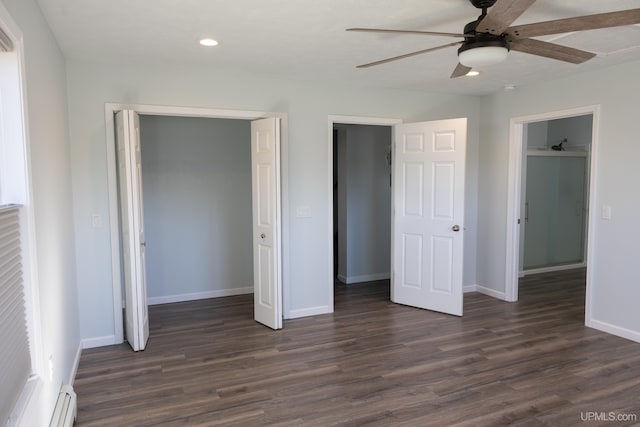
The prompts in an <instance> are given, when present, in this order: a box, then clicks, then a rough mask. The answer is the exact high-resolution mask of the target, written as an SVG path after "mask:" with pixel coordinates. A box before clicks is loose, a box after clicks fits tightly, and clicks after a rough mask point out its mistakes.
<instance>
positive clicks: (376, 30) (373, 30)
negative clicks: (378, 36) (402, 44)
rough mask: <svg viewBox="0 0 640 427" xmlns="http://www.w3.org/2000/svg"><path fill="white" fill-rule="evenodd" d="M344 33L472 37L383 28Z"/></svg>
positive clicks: (352, 29) (349, 29) (359, 29)
mask: <svg viewBox="0 0 640 427" xmlns="http://www.w3.org/2000/svg"><path fill="white" fill-rule="evenodd" d="M346 31H360V32H364V33H391V34H422V35H427V36H443V37H473V36H472V35H471V34H466V35H465V34H458V33H440V32H437V31H418V30H387V29H383V28H347V29H346Z"/></svg>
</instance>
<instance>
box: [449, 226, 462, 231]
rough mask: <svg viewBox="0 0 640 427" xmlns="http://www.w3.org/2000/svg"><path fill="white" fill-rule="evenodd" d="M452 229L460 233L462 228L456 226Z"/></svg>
mask: <svg viewBox="0 0 640 427" xmlns="http://www.w3.org/2000/svg"><path fill="white" fill-rule="evenodd" d="M451 229H452V230H453V231H460V226H459V225H454V226H453V227H451Z"/></svg>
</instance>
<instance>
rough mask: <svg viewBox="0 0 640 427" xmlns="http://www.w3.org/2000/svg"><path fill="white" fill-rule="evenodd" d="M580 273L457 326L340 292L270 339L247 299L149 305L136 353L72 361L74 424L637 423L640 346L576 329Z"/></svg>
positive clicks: (488, 301) (475, 300)
mask: <svg viewBox="0 0 640 427" xmlns="http://www.w3.org/2000/svg"><path fill="white" fill-rule="evenodd" d="M584 276H585V273H584V270H573V271H570V272H563V273H547V274H541V275H536V276H531V277H529V278H526V279H524V280H523V281H522V282H521V285H520V301H519V302H518V303H505V302H502V301H498V300H496V299H493V298H490V297H487V296H484V295H481V294H477V293H472V294H467V295H465V302H464V317H462V318H457V317H454V316H447V315H443V314H438V313H433V312H429V311H424V310H419V309H414V308H410V307H405V306H401V305H396V304H393V303H391V302H390V301H389V285H388V282H384V281H383V282H372V283H367V284H360V285H349V286H348V287H347V286H344V285H342V286H338V287H337V290H336V312H335V313H334V314H331V315H322V316H315V317H311V318H303V319H296V320H289V321H285V322H284V329H283V330H280V331H272V330H270V329H268V328H266V327H264V326H261V325H259V324H257V323H255V322H254V321H253V315H252V310H253V306H252V303H253V302H252V296H251V295H241V296H234V297H226V298H218V299H211V300H200V301H193V302H187V303H177V304H168V305H161V306H152V307H150V319H151V323H150V324H151V337H150V339H149V344H148V347H147V349H146V350H145V351H144V352H140V353H134V352H132V351H131V350H130V349H129V347H128V346H127V345H126V344H124V345H119V346H110V347H103V348H97V349H91V350H85V351H83V352H82V357H81V360H80V366H79V369H78V374H77V377H76V382H75V390H76V392H77V394H78V402H79V409H78V421H77V424H76V425H78V426H184V425H188V426H218V425H224V426H272V425H273V426H298V425H299V426H331V425H340V426H360V425H371V426H395V425H407V426H438V427H442V426H500V425H512V426H563V427H564V426H572V425H589V426H598V425H615V426H623V425H640V344H638V343H634V342H631V341H628V340H625V339H622V338H618V337H614V336H611V335H607V334H604V333H601V332H598V331H596V330H593V329H588V328H585V327H584V326H583V322H584V320H583V319H584ZM596 413H597V414H596ZM610 415H613V416H615V417H618V416H620V417H625V416H626V419H625V420H622V421H620V422H617V421H616V422H609V421H606V420H604V421H603V420H602V418H601V417H603V416H606V417H609V416H610ZM588 417H591V420H590V421H589V422H587V421H586V419H587V418H588ZM596 417H599V418H600V420H599V421H598V420H594V418H596ZM633 417H636V419H635V421H634V420H633Z"/></svg>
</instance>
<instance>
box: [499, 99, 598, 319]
mask: <svg viewBox="0 0 640 427" xmlns="http://www.w3.org/2000/svg"><path fill="white" fill-rule="evenodd" d="M597 125H598V107H597V106H593V107H585V108H579V109H574V110H567V111H561V112H555V113H549V114H542V115H536V116H527V117H521V118H516V119H513V120H512V121H511V143H510V147H509V149H510V157H509V197H508V215H507V221H508V222H507V223H508V224H510V226H509V227H508V228H507V251H506V263H505V265H506V274H505V277H506V286H505V290H506V292H505V293H506V300H508V301H517V300H518V292H519V279H520V278H521V277H525V276H527V275H532V274H545V273H546V274H548V273H553V272H560V271H564V270H567V271H569V270H576V271H578V272H579V271H581V270H582V271H583V270H584V269H585V268H586V269H587V272H586V285H585V286H586V304H585V316H587V318H588V313H589V300H590V298H589V282H590V280H589V277H590V276H589V274H590V272H591V271H590V269H589V268H588V267H589V265H590V261H589V257H590V252H589V242H590V240H591V236H592V235H593V227H594V220H593V215H590V213H592V212H594V210H593V206H592V205H593V188H594V182H593V180H594V177H595V174H594V167H595V166H594V165H595V156H596V154H597Z"/></svg>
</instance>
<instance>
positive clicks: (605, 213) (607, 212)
mask: <svg viewBox="0 0 640 427" xmlns="http://www.w3.org/2000/svg"><path fill="white" fill-rule="evenodd" d="M602 219H611V206H608V205H603V206H602Z"/></svg>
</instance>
